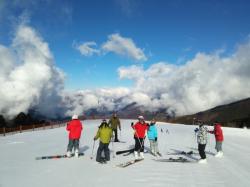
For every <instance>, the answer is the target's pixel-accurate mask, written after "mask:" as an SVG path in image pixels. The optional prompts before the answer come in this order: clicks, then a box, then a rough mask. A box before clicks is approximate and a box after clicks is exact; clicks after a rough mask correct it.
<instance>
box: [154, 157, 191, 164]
mask: <svg viewBox="0 0 250 187" xmlns="http://www.w3.org/2000/svg"><path fill="white" fill-rule="evenodd" d="M155 161H157V162H182V163H186V162H192V161H190V160H188V159H186V158H183V157H179V158H162V159H155Z"/></svg>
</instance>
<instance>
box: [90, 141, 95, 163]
mask: <svg viewBox="0 0 250 187" xmlns="http://www.w3.org/2000/svg"><path fill="white" fill-rule="evenodd" d="M94 148H95V140H94V143H93V147H92V153H91V157H90V159H93V153H94Z"/></svg>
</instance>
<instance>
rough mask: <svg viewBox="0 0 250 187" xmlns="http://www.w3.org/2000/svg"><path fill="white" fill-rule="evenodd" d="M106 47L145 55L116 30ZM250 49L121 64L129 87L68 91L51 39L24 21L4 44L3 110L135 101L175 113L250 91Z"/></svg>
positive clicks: (57, 110) (54, 111)
mask: <svg viewBox="0 0 250 187" xmlns="http://www.w3.org/2000/svg"><path fill="white" fill-rule="evenodd" d="M121 44H122V45H121ZM95 45H96V44H95V43H93V42H92V43H85V45H83V46H82V47H80V46H79V50H82V53H83V54H85V55H87V56H91V55H93V54H94V53H97V51H95V50H92V48H91V47H93V46H95ZM121 46H123V47H121ZM102 49H105V50H106V51H107V52H114V53H117V54H120V55H124V56H128V57H129V58H132V59H134V60H142V61H145V60H147V58H146V56H145V55H144V53H143V51H142V50H140V49H139V48H136V46H135V45H134V43H133V40H130V39H126V38H122V37H121V36H120V35H118V34H115V35H110V36H109V39H108V41H107V42H106V43H104V44H103V45H102ZM135 49H137V50H135ZM96 50H97V49H96ZM124 51H125V52H124ZM249 51H250V41H249V40H247V41H246V42H245V43H242V44H240V45H239V46H238V47H237V48H236V50H235V51H234V52H233V53H232V54H230V55H223V54H219V53H211V54H206V53H197V54H196V55H195V56H194V58H193V59H191V60H189V61H187V62H186V63H184V64H183V65H175V64H171V63H167V62H159V63H155V64H153V65H151V66H149V67H148V68H146V69H145V68H144V67H143V65H142V64H140V65H132V66H127V67H125V66H123V67H120V68H119V69H118V70H117V71H118V75H119V78H120V79H130V80H132V81H133V82H134V86H133V87H131V88H125V87H119V88H105V87H103V88H98V89H95V90H80V91H68V90H66V89H65V88H64V80H65V74H64V72H63V71H62V70H60V69H59V68H58V67H57V66H56V64H55V62H54V58H53V54H52V52H51V51H50V48H49V45H48V43H47V42H46V41H44V39H43V38H42V37H41V36H40V35H39V33H38V32H37V31H36V30H35V29H33V28H32V27H30V26H28V25H27V24H20V25H19V26H18V27H17V29H16V32H15V34H14V37H13V40H12V42H11V44H10V45H9V46H6V45H1V44H0V56H1V58H0V65H1V69H0V85H1V89H0V103H1V105H0V114H2V115H4V116H5V117H7V118H11V117H13V116H15V115H17V114H18V113H19V112H28V110H29V109H34V110H35V111H36V112H37V113H39V114H42V115H45V116H48V117H57V116H64V115H66V116H68V115H72V114H74V113H77V114H82V113H84V112H86V111H88V110H90V109H97V110H99V111H100V110H108V111H112V110H119V109H121V108H123V107H125V106H127V105H129V104H131V103H136V104H137V106H140V107H141V108H142V109H144V110H149V111H157V110H158V109H166V110H167V111H169V112H172V111H173V112H175V113H176V114H177V115H182V114H190V113H194V112H198V111H202V110H206V109H208V108H211V107H214V106H217V105H220V104H225V103H228V102H231V101H236V100H239V99H242V98H246V97H250V81H249V80H250V53H249ZM132 52H133V53H132ZM98 53H99V51H98ZM104 86H105V85H104Z"/></svg>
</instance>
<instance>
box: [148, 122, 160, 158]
mask: <svg viewBox="0 0 250 187" xmlns="http://www.w3.org/2000/svg"><path fill="white" fill-rule="evenodd" d="M147 135H148V139H149V143H150V151H151V153H152V154H153V155H154V156H157V155H159V156H161V153H160V152H159V148H158V133H157V128H156V121H155V119H152V120H151V122H150V124H149V126H148V131H147Z"/></svg>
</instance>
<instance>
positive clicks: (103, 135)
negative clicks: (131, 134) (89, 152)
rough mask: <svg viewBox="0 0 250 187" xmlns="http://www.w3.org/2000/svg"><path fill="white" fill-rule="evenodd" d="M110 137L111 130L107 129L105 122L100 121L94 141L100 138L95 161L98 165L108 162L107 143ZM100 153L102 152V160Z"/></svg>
mask: <svg viewBox="0 0 250 187" xmlns="http://www.w3.org/2000/svg"><path fill="white" fill-rule="evenodd" d="M111 137H112V129H111V128H110V127H109V125H108V123H107V122H106V120H105V119H104V120H102V123H101V125H100V126H99V129H98V131H97V134H96V136H95V137H94V141H95V140H97V139H98V138H100V143H99V147H98V149H97V154H96V161H97V162H100V163H105V162H106V161H109V160H110V151H109V143H110V139H111ZM102 151H104V155H105V158H102Z"/></svg>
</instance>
